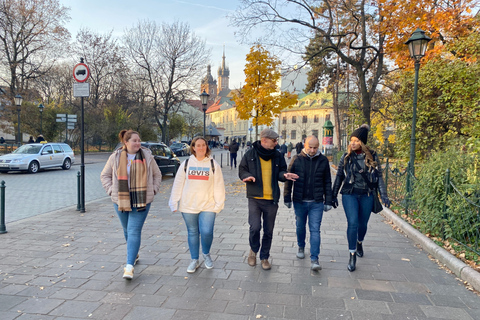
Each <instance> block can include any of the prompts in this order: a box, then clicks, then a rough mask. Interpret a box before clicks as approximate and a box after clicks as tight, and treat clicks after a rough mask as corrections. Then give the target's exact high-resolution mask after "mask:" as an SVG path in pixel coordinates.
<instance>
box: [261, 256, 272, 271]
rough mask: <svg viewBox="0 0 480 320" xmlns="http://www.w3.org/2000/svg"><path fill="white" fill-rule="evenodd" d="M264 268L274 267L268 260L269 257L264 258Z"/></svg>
mask: <svg viewBox="0 0 480 320" xmlns="http://www.w3.org/2000/svg"><path fill="white" fill-rule="evenodd" d="M262 268H263V270H270V269H272V265H271V264H270V262H268V259H263V260H262Z"/></svg>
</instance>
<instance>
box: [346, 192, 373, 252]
mask: <svg viewBox="0 0 480 320" xmlns="http://www.w3.org/2000/svg"><path fill="white" fill-rule="evenodd" d="M342 204H343V209H344V210H345V215H346V216H347V223H348V227H347V240H348V250H350V251H356V250H357V240H358V241H363V239H365V235H366V234H367V225H368V220H369V219H370V214H371V213H372V208H373V194H370V195H368V194H342Z"/></svg>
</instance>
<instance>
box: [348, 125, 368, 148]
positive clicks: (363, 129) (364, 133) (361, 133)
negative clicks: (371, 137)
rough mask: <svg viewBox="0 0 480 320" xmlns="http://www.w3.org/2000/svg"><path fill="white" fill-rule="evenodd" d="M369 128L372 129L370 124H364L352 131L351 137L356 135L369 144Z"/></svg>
mask: <svg viewBox="0 0 480 320" xmlns="http://www.w3.org/2000/svg"><path fill="white" fill-rule="evenodd" d="M368 130H370V127H369V126H368V124H362V125H361V126H360V128H358V129H357V130H355V131H353V132H352V135H351V136H350V137H356V138H358V140H360V141H362V142H363V144H367V138H368Z"/></svg>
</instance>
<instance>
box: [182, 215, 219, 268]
mask: <svg viewBox="0 0 480 320" xmlns="http://www.w3.org/2000/svg"><path fill="white" fill-rule="evenodd" d="M182 216H183V220H185V225H186V226H187V231H188V248H189V249H190V256H191V257H192V259H198V256H199V254H200V239H201V242H202V253H203V254H209V253H210V248H211V247H212V242H213V226H214V225H215V217H216V214H215V212H209V211H202V212H200V213H185V212H182Z"/></svg>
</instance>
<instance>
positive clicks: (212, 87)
mask: <svg viewBox="0 0 480 320" xmlns="http://www.w3.org/2000/svg"><path fill="white" fill-rule="evenodd" d="M203 90H205V92H206V93H208V94H209V95H210V97H208V100H215V98H216V97H217V80H213V77H212V67H211V66H210V65H208V66H207V75H206V76H205V77H204V78H203V80H202V85H201V86H200V92H203Z"/></svg>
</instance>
